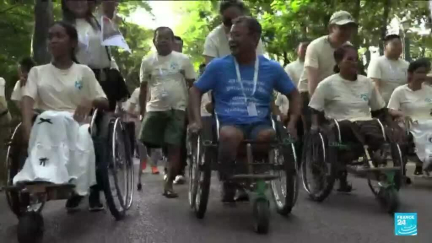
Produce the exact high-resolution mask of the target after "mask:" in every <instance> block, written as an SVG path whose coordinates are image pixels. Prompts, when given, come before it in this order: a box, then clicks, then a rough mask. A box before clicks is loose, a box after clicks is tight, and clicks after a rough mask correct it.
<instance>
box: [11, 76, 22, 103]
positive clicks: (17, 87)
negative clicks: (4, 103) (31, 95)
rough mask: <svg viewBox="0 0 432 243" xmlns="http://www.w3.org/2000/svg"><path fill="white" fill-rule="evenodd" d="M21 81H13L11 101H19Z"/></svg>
mask: <svg viewBox="0 0 432 243" xmlns="http://www.w3.org/2000/svg"><path fill="white" fill-rule="evenodd" d="M21 90H22V89H21V81H20V80H18V81H17V82H16V83H15V86H14V89H13V91H12V95H11V100H13V101H21V98H22V94H21Z"/></svg>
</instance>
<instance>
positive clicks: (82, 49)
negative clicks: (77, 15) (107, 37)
mask: <svg viewBox="0 0 432 243" xmlns="http://www.w3.org/2000/svg"><path fill="white" fill-rule="evenodd" d="M75 27H76V29H77V31H78V39H79V44H78V52H77V53H76V58H77V59H78V62H79V63H81V64H85V65H87V66H89V67H91V68H108V67H111V60H109V58H108V54H107V50H106V48H105V46H102V39H101V31H100V29H99V27H98V26H97V25H96V26H95V27H93V26H92V25H91V24H90V23H89V22H87V20H85V19H76V21H75ZM113 65H114V64H113Z"/></svg>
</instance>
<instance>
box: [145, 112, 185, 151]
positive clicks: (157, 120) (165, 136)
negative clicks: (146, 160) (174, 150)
mask: <svg viewBox="0 0 432 243" xmlns="http://www.w3.org/2000/svg"><path fill="white" fill-rule="evenodd" d="M185 118H186V112H185V111H181V110H169V111H148V112H146V114H145V116H144V119H143V122H142V127H141V134H140V140H141V141H142V142H143V143H144V144H145V145H147V146H149V147H161V146H163V145H178V146H180V145H181V144H182V139H183V133H184V130H185Z"/></svg>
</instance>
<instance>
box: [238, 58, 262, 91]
mask: <svg viewBox="0 0 432 243" xmlns="http://www.w3.org/2000/svg"><path fill="white" fill-rule="evenodd" d="M234 64H235V68H236V73H237V81H238V82H239V83H240V87H241V89H242V93H243V96H244V97H245V99H246V100H247V96H246V93H245V91H244V88H243V83H242V78H241V75H240V68H239V65H238V63H237V60H236V59H235V57H234ZM258 67H259V59H258V56H257V57H256V59H255V67H254V77H253V90H252V94H251V97H252V96H254V94H255V91H256V87H257V83H258Z"/></svg>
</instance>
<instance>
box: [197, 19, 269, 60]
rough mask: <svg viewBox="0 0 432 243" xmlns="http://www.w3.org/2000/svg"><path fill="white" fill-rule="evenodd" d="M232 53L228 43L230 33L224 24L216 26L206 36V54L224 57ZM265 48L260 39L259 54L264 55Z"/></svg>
mask: <svg viewBox="0 0 432 243" xmlns="http://www.w3.org/2000/svg"><path fill="white" fill-rule="evenodd" d="M230 54H231V49H230V47H229V44H228V34H227V33H226V32H225V27H224V25H223V24H222V25H219V26H217V27H216V28H214V29H213V30H212V31H211V32H210V33H209V34H208V35H207V37H206V40H205V43H204V53H203V55H204V56H209V57H224V56H228V55H230ZM263 54H264V48H263V44H262V42H261V40H260V42H259V43H258V46H257V55H263Z"/></svg>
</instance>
